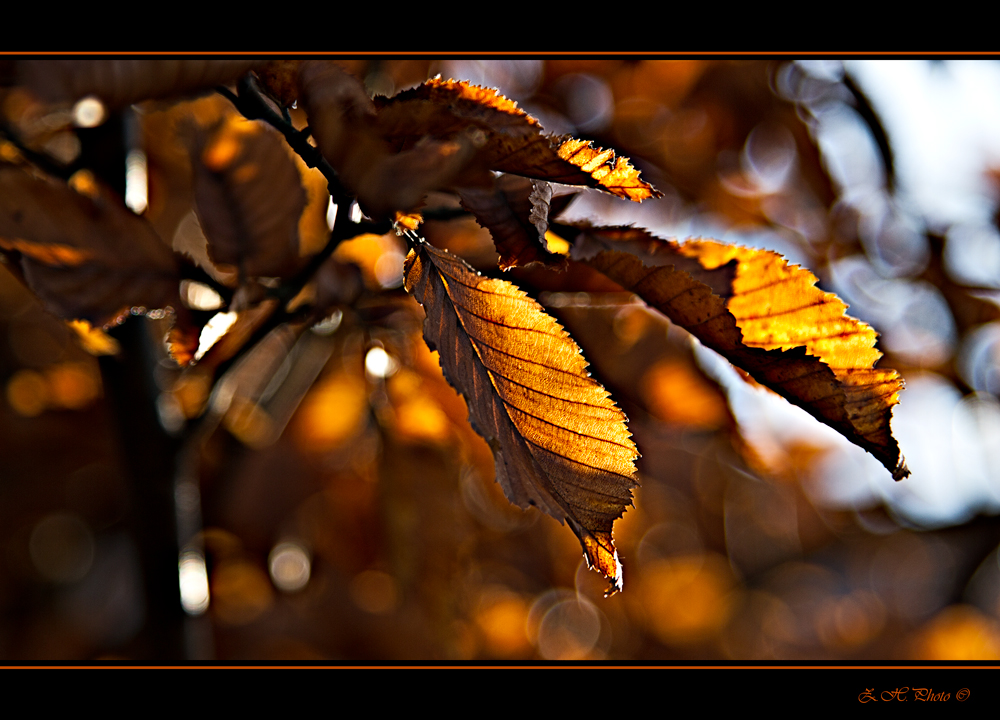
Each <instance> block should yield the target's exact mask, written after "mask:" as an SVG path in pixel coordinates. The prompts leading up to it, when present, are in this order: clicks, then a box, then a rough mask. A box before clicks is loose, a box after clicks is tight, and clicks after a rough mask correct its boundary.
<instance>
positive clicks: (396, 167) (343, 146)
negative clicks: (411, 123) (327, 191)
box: [299, 61, 477, 217]
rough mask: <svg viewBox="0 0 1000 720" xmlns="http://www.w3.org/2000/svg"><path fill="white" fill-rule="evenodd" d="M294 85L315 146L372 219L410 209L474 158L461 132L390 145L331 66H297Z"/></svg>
mask: <svg viewBox="0 0 1000 720" xmlns="http://www.w3.org/2000/svg"><path fill="white" fill-rule="evenodd" d="M299 86H300V89H299V93H300V94H301V97H302V101H303V102H302V104H303V106H304V107H305V109H306V113H307V114H308V116H309V122H310V128H311V130H312V134H313V136H314V137H315V138H316V144H317V146H318V147H319V149H320V151H321V152H322V153H323V156H324V157H325V158H326V159H327V161H328V162H329V163H330V165H331V166H333V168H334V170H336V171H337V174H338V176H339V179H340V181H341V183H342V184H343V186H344V187H345V188H347V189H348V190H349V191H350V192H352V193H353V194H354V195H355V196H356V197H357V199H358V203H359V204H360V205H361V207H362V209H363V210H364V211H365V213H366V214H368V215H370V216H372V217H390V216H392V215H393V214H394V213H395V212H396V211H404V212H407V211H410V210H413V209H414V208H415V207H416V206H417V205H418V204H419V203H420V201H421V200H423V198H424V196H425V195H426V194H427V193H428V192H430V191H431V190H435V189H438V188H442V187H445V186H447V185H448V184H450V183H451V182H452V180H454V179H455V178H456V177H458V175H459V173H460V172H462V170H463V169H464V168H465V167H466V165H467V164H468V163H469V161H470V160H471V159H472V157H473V155H474V154H475V151H476V145H477V139H476V138H474V137H471V136H470V135H469V134H468V133H465V132H456V133H454V134H453V135H452V136H451V137H449V138H447V139H441V138H431V137H425V135H427V134H426V133H424V134H421V136H420V137H419V138H415V139H414V142H413V143H410V144H409V145H408V146H407V147H406V148H405V149H404V148H398V147H396V148H393V147H390V144H389V143H388V142H387V140H386V139H385V138H384V137H383V134H382V133H381V132H380V129H379V128H377V127H376V119H375V108H374V106H373V105H372V102H371V100H369V99H368V95H367V94H366V92H365V89H364V86H362V85H361V83H360V82H358V80H357V79H356V78H354V77H353V76H351V75H348V74H347V73H345V72H344V71H343V70H342V69H341V68H340V67H338V66H337V65H335V64H334V63H332V62H320V61H311V62H305V63H302V65H301V66H300V68H299Z"/></svg>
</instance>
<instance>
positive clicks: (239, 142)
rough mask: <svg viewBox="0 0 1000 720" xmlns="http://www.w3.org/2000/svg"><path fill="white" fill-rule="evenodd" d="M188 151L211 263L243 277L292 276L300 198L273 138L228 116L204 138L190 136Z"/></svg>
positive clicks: (293, 172) (291, 166) (294, 175)
mask: <svg viewBox="0 0 1000 720" xmlns="http://www.w3.org/2000/svg"><path fill="white" fill-rule="evenodd" d="M191 150H192V167H193V171H194V193H195V203H196V207H197V211H198V218H199V220H200V221H201V227H202V230H203V231H204V233H205V237H206V238H207V239H208V252H209V256H210V257H211V259H212V261H213V262H215V263H216V264H219V263H227V264H230V265H235V266H236V267H238V268H239V269H240V270H241V272H242V273H243V274H244V275H246V276H251V277H261V276H264V277H279V276H287V275H288V274H290V273H292V272H294V271H295V270H296V269H297V267H298V266H299V264H300V259H299V218H300V217H301V216H302V213H303V210H304V209H305V207H306V193H305V190H304V189H303V188H302V183H301V181H300V176H299V171H298V168H297V167H296V166H295V163H294V162H293V161H292V160H291V158H289V156H288V154H287V152H286V151H285V147H284V141H283V140H282V139H281V138H280V136H279V135H278V134H277V133H275V132H274V131H272V130H270V129H269V128H267V127H265V126H264V125H262V124H260V123H255V122H248V121H246V120H243V119H241V118H239V117H236V116H232V117H229V118H227V119H226V120H224V121H223V122H221V123H219V124H218V125H217V126H216V127H215V128H214V129H213V130H212V131H211V132H209V133H205V132H203V131H201V130H198V129H196V130H194V131H193V140H192V148H191Z"/></svg>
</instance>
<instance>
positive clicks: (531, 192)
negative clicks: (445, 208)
mask: <svg viewBox="0 0 1000 720" xmlns="http://www.w3.org/2000/svg"><path fill="white" fill-rule="evenodd" d="M458 196H459V197H460V198H461V200H462V205H463V206H464V207H465V208H466V209H467V210H469V211H470V212H471V213H472V214H473V215H475V217H476V221H477V222H478V223H479V224H480V225H481V226H482V227H484V228H486V229H487V230H489V231H490V235H492V236H493V242H494V244H495V245H496V248H497V252H498V253H500V268H501V269H502V270H509V269H510V268H513V267H523V266H524V265H528V264H530V263H533V262H540V263H543V264H545V265H550V266H554V267H558V268H564V267H565V266H566V258H565V257H564V256H562V255H557V254H555V253H551V252H549V250H548V248H547V247H546V246H545V244H544V238H545V232H546V230H548V225H549V220H548V218H549V212H550V209H551V205H552V187H551V185H549V184H548V183H546V182H545V181H541V180H534V181H532V180H529V179H527V178H523V177H518V176H517V175H501V176H500V177H499V178H497V179H496V181H495V183H494V186H493V187H492V188H460V189H459V191H458ZM572 197H573V196H571V195H563V196H562V198H560V201H559V204H558V206H557V208H556V209H555V211H554V212H553V213H552V214H553V215H555V214H558V212H559V211H561V210H562V209H564V208H565V207H566V205H567V204H568V200H565V199H564V198H572Z"/></svg>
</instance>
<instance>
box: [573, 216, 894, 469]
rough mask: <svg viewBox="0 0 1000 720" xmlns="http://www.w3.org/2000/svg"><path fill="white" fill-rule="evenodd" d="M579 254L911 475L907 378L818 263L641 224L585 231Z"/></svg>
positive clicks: (578, 239) (579, 235) (578, 236)
mask: <svg viewBox="0 0 1000 720" xmlns="http://www.w3.org/2000/svg"><path fill="white" fill-rule="evenodd" d="M562 230H563V232H567V233H573V231H571V230H570V229H569V228H565V227H564V228H562ZM571 236H572V235H571ZM572 257H574V258H575V259H578V260H581V261H583V262H586V263H587V264H588V265H590V266H591V267H594V268H596V269H597V270H600V271H601V272H602V273H604V274H605V275H607V276H608V277H610V278H611V279H613V280H614V281H615V282H617V283H618V284H620V285H621V286H622V287H624V288H627V289H629V290H632V291H633V292H635V293H636V294H638V295H639V296H640V297H641V298H642V299H643V300H645V301H646V302H647V303H648V304H649V305H650V306H652V307H654V308H656V309H657V310H659V311H660V312H662V313H664V314H665V315H666V316H667V317H669V318H670V319H671V320H672V321H673V322H675V323H677V324H678V325H680V326H681V327H683V328H685V329H686V330H688V331H689V332H690V333H692V334H693V335H694V336H695V337H697V338H698V339H699V340H701V341H702V343H704V344H705V345H706V346H708V347H710V348H712V349H713V350H715V351H717V352H719V353H720V354H722V355H723V356H724V357H726V359H728V360H729V361H730V362H732V363H733V364H734V365H736V366H737V367H739V368H742V369H743V370H745V371H746V372H748V373H749V374H750V375H751V376H752V377H753V378H754V379H755V380H757V381H758V382H760V383H761V384H763V385H765V386H767V387H769V388H771V389H772V390H774V391H775V392H777V393H779V394H780V395H782V396H783V397H785V398H786V399H788V400H789V401H791V402H793V403H794V404H796V405H798V406H799V407H802V408H803V409H805V410H806V411H808V412H809V413H810V414H811V415H813V416H814V417H816V418H817V419H818V420H820V421H821V422H824V423H826V424H827V425H829V426H831V427H832V428H834V429H835V430H837V431H838V432H840V433H841V434H842V435H844V436H845V437H846V438H847V439H848V440H850V441H851V442H853V443H855V444H856V445H859V446H860V447H862V448H864V449H865V450H867V451H868V452H870V453H871V454H872V455H874V456H875V457H876V458H878V460H879V461H880V462H882V464H883V465H885V467H886V468H888V470H889V471H890V472H891V473H892V474H893V477H894V478H895V479H897V480H899V479H902V478H903V477H906V476H907V475H908V474H909V472H910V471H909V470H908V469H907V467H906V463H905V461H904V460H903V457H902V455H901V454H900V452H899V446H898V445H897V443H896V440H895V439H894V438H893V437H892V432H891V429H890V426H889V421H890V418H891V416H892V406H893V405H895V404H896V403H898V402H899V392H900V390H902V388H903V380H902V378H901V377H900V376H899V373H897V372H896V371H895V370H887V369H885V370H884V369H877V368H875V367H874V366H875V363H876V362H877V361H878V359H879V358H880V357H881V356H882V353H880V352H879V351H878V350H876V349H875V342H876V338H877V334H876V333H875V331H874V330H873V329H872V328H871V327H869V326H868V325H866V324H865V323H863V322H860V321H859V320H856V319H854V318H852V317H850V316H848V315H847V314H846V310H847V306H846V305H845V304H844V303H843V302H842V301H841V300H840V299H839V298H837V296H836V295H833V294H831V293H825V292H823V291H822V290H820V289H819V288H817V287H816V286H815V285H816V277H815V276H814V275H813V274H812V273H810V272H809V271H808V270H805V269H804V268H801V267H799V266H797V265H789V264H788V263H787V262H786V261H785V259H784V258H782V257H781V256H780V255H778V254H777V253H774V252H771V251H768V250H755V249H751V248H742V247H736V246H731V245H724V244H722V243H718V242H714V241H708V240H697V241H689V242H687V243H684V244H683V245H682V244H679V243H676V242H672V241H668V240H663V239H661V238H658V237H655V236H653V235H652V234H650V233H649V232H647V231H645V230H642V229H640V228H596V227H592V228H579V229H577V230H576V231H575V240H574V247H573V253H572Z"/></svg>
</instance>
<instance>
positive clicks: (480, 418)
mask: <svg viewBox="0 0 1000 720" xmlns="http://www.w3.org/2000/svg"><path fill="white" fill-rule="evenodd" d="M405 274H406V289H407V291H409V292H410V294H412V295H413V296H414V297H415V298H416V299H417V301H418V302H420V304H421V305H423V307H424V311H425V312H426V314H427V319H426V320H425V322H424V339H425V340H426V341H427V344H428V345H429V346H430V347H431V348H432V349H436V350H437V351H438V352H439V353H440V358H441V366H442V368H443V370H444V374H445V377H447V378H448V381H449V382H450V383H451V384H452V385H453V386H454V387H455V388H456V389H457V390H458V391H459V392H460V393H462V395H464V396H465V398H466V401H467V404H468V406H469V418H470V420H471V422H472V423H473V425H474V427H475V428H476V431H477V432H478V433H479V434H480V435H482V436H483V437H484V438H485V439H486V441H487V442H488V443H489V445H490V447H491V448H492V449H493V454H494V459H495V463H496V477H497V480H498V481H499V482H500V484H501V486H502V487H503V489H504V492H505V493H506V495H507V497H508V499H509V500H510V501H511V502H513V503H515V504H517V505H519V506H520V507H527V506H528V505H535V506H537V507H539V508H541V509H542V510H544V511H545V512H547V513H548V514H549V515H551V516H553V517H554V518H556V519H557V520H559V521H560V522H562V521H563V520H566V521H567V522H568V523H569V525H570V527H571V528H572V529H573V531H574V532H575V533H576V535H577V537H579V539H580V542H581V543H582V544H583V548H584V552H585V555H586V557H587V560H588V562H589V563H590V565H591V566H592V567H596V568H597V569H598V570H599V571H600V572H602V573H603V574H604V575H605V576H606V577H608V578H609V579H610V580H611V583H612V590H614V589H620V588H621V581H622V577H621V565H620V563H619V561H618V555H617V552H616V550H615V546H614V542H613V540H612V534H611V533H612V525H613V523H614V521H615V520H616V519H617V518H619V517H621V515H622V513H624V511H625V508H626V507H627V506H628V505H630V504H631V502H632V493H631V489H632V488H633V487H635V485H636V481H635V477H634V475H635V459H636V457H637V456H638V453H637V452H636V448H635V444H634V443H633V442H632V439H631V435H630V433H629V431H628V428H627V427H626V425H625V415H624V413H622V411H621V410H619V409H618V407H617V406H616V405H615V404H614V402H613V401H612V400H611V399H610V398H609V397H608V393H607V391H606V390H605V389H604V388H603V387H602V386H601V385H600V384H599V383H597V382H596V381H595V380H593V379H592V378H590V376H589V374H588V373H587V370H586V368H587V363H586V361H585V360H584V358H583V356H582V355H581V353H580V349H579V347H577V345H576V343H575V342H574V341H573V339H572V338H570V337H569V335H568V334H567V333H566V331H565V330H563V328H562V327H561V326H560V325H559V324H558V323H557V322H556V321H555V320H554V319H553V318H552V317H551V316H549V315H547V314H546V313H545V312H544V311H543V310H542V308H541V306H539V305H538V304H537V303H536V302H535V301H534V300H532V299H531V298H529V297H528V296H527V295H526V294H525V293H524V292H523V291H521V290H520V289H518V288H517V287H516V286H515V285H512V284H511V283H508V282H505V281H503V280H495V279H491V278H486V277H483V276H481V275H479V274H478V273H476V272H475V271H474V270H472V269H471V268H470V267H469V266H468V265H466V264H465V263H464V262H463V261H462V260H460V259H459V258H457V257H455V256H454V255H451V254H450V253H448V252H446V251H443V250H437V249H436V248H433V247H431V246H429V245H427V244H426V243H423V244H421V245H420V246H419V248H418V249H417V250H411V251H410V254H409V255H408V256H407V259H406V268H405Z"/></svg>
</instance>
